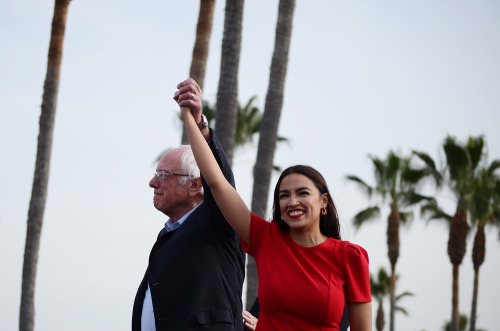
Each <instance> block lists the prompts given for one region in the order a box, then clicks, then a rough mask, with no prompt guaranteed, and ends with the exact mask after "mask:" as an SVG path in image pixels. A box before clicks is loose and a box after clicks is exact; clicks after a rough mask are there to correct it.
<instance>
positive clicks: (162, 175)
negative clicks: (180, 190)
mask: <svg viewBox="0 0 500 331" xmlns="http://www.w3.org/2000/svg"><path fill="white" fill-rule="evenodd" d="M170 176H184V177H189V175H186V174H173V173H171V172H166V171H163V170H160V171H157V172H155V177H156V178H158V180H159V181H160V182H163V181H164V180H165V178H166V177H170Z"/></svg>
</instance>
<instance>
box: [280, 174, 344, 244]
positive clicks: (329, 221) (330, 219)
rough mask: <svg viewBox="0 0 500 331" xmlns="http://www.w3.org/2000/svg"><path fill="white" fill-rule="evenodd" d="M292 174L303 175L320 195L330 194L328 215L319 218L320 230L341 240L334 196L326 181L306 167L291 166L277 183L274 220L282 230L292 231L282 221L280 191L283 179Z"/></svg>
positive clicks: (327, 207)
mask: <svg viewBox="0 0 500 331" xmlns="http://www.w3.org/2000/svg"><path fill="white" fill-rule="evenodd" d="M291 174H301V175H304V176H306V177H307V178H309V179H310V180H311V181H312V182H313V183H314V185H315V186H316V188H317V189H318V190H319V192H320V194H324V193H327V194H328V205H327V206H326V212H327V213H326V215H322V214H320V216H319V218H320V220H319V230H320V231H321V233H322V234H324V235H325V236H327V237H332V238H335V239H339V240H340V224H339V216H338V214H337V208H335V204H334V203H333V200H332V195H331V194H330V191H329V190H328V186H327V185H326V181H325V179H324V178H323V176H322V175H321V174H320V173H319V172H318V171H317V170H316V169H314V168H312V167H309V166H306V165H295V166H291V167H289V168H287V169H285V170H284V171H283V172H282V173H281V176H280V178H279V179H278V182H277V183H276V187H275V188H274V200H273V219H274V220H275V221H276V222H278V224H279V225H280V228H281V229H282V230H289V229H290V227H289V226H288V225H287V224H286V223H285V222H284V221H283V220H282V219H281V209H280V201H279V191H280V186H281V181H282V180H283V178H285V177H286V176H288V175H291Z"/></svg>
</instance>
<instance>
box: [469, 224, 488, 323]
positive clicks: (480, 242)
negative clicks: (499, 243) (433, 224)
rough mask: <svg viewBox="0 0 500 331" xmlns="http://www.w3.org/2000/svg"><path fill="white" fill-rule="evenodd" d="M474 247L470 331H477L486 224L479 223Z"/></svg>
mask: <svg viewBox="0 0 500 331" xmlns="http://www.w3.org/2000/svg"><path fill="white" fill-rule="evenodd" d="M473 245H474V246H473V247H472V263H473V265H474V290H473V292H472V305H471V312H470V329H469V330H470V331H475V330H476V315H477V295H478V291H479V268H480V267H481V265H482V264H483V262H484V257H485V256H486V235H485V233H484V223H479V224H478V226H477V232H476V235H475V236H474V244H473Z"/></svg>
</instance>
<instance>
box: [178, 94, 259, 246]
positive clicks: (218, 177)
mask: <svg viewBox="0 0 500 331" xmlns="http://www.w3.org/2000/svg"><path fill="white" fill-rule="evenodd" d="M192 94H193V93H192V92H191V90H190V89H188V88H185V86H184V85H183V86H181V87H180V88H179V91H178V93H176V97H177V98H178V100H189V99H190V98H192ZM174 98H175V97H174ZM179 105H181V117H182V120H183V121H184V125H185V127H186V132H187V134H188V137H189V142H190V144H191V148H192V150H193V154H194V157H195V159H196V163H197V164H198V167H199V168H200V171H201V173H202V174H203V178H205V180H206V182H207V184H208V186H209V187H210V190H211V191H212V195H213V196H214V199H215V201H216V202H217V205H218V206H219V209H220V210H221V212H222V214H223V215H224V217H225V218H226V220H227V221H228V223H229V224H230V225H231V227H232V228H233V229H234V230H235V231H236V232H237V233H238V234H239V235H240V237H241V238H242V239H243V240H244V241H245V242H247V243H248V237H249V233H250V211H249V210H248V207H247V206H246V205H245V202H244V201H243V199H242V198H241V197H240V195H239V194H238V192H236V190H235V189H234V188H233V187H232V186H231V185H230V184H229V182H228V181H227V180H226V178H225V177H224V175H223V174H222V171H221V170H220V168H219V165H218V164H217V161H216V160H215V158H214V156H213V155H212V151H211V150H210V148H209V146H208V144H207V143H206V139H205V137H204V135H203V133H202V132H200V129H199V127H198V125H197V123H196V119H195V117H194V115H195V114H193V111H192V110H191V108H188V107H183V103H181V102H179ZM186 106H187V105H186Z"/></svg>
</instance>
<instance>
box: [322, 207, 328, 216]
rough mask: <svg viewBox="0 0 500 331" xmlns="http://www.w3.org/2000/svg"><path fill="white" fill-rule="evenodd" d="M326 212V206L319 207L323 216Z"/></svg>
mask: <svg viewBox="0 0 500 331" xmlns="http://www.w3.org/2000/svg"><path fill="white" fill-rule="evenodd" d="M326 214H327V212H326V208H321V215H323V216H325V215H326Z"/></svg>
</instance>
